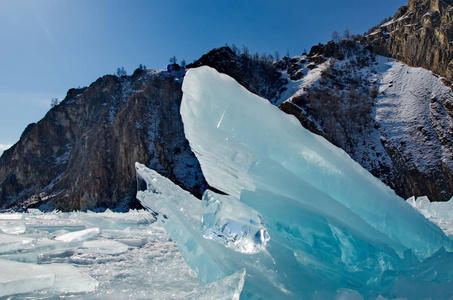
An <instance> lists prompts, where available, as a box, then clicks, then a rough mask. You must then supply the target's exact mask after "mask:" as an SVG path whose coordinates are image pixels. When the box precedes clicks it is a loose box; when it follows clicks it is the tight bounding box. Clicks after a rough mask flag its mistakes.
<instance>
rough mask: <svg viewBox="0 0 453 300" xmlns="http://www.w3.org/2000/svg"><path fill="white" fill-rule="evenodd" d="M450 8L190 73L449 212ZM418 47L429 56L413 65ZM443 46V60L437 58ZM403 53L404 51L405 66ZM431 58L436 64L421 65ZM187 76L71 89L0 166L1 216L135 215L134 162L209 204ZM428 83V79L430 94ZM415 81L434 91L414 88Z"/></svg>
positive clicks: (137, 77) (224, 56)
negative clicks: (231, 85)
mask: <svg viewBox="0 0 453 300" xmlns="http://www.w3.org/2000/svg"><path fill="white" fill-rule="evenodd" d="M451 2H452V1H447V2H446V1H440V2H439V1H429V0H427V1H415V0H410V1H409V2H408V4H407V5H406V6H403V7H402V8H400V9H399V10H398V12H397V13H396V14H395V16H394V17H393V18H392V19H391V20H385V22H383V23H382V24H381V25H379V26H376V27H375V28H373V29H371V30H370V31H369V32H368V33H367V34H365V35H364V36H363V37H360V36H354V38H353V39H352V40H341V41H337V42H333V41H331V42H328V43H327V44H326V45H322V44H318V45H315V46H313V47H312V49H311V51H310V53H308V54H304V55H300V56H295V57H292V58H290V57H283V58H282V59H281V60H279V61H276V62H272V61H271V60H269V59H267V58H265V59H263V58H260V57H259V56H258V55H250V54H248V53H242V54H241V53H238V52H235V51H233V50H231V48H229V47H221V48H218V49H213V50H211V51H209V52H208V53H206V54H205V55H203V56H202V57H201V58H200V59H199V60H197V61H195V62H194V63H192V64H189V65H188V66H187V67H188V68H193V67H198V66H202V65H208V66H211V67H213V68H215V69H217V70H218V71H220V72H222V73H225V74H227V75H230V76H231V77H233V78H234V79H236V80H237V81H238V82H239V83H240V84H242V85H243V86H244V87H245V88H247V89H248V90H250V91H251V92H253V93H255V94H257V95H259V96H262V97H264V98H266V99H268V100H269V101H270V102H271V103H273V104H274V105H277V106H279V108H280V109H282V110H283V111H285V112H286V113H289V114H292V115H294V116H296V118H297V119H298V120H299V121H300V123H301V124H302V125H303V126H305V127H306V128H308V129H309V130H311V131H312V132H315V133H317V134H320V135H322V136H324V137H325V138H326V139H327V140H329V141H330V142H332V143H334V144H335V145H337V146H339V147H341V148H343V149H344V150H345V151H346V152H347V153H348V154H349V155H350V156H351V157H353V158H354V159H355V160H356V161H358V162H359V163H360V164H361V165H362V166H364V167H365V168H366V169H368V171H370V172H371V173H372V174H373V175H375V176H376V177H378V178H380V179H381V180H382V181H384V182H385V183H386V184H387V185H389V186H390V187H392V188H393V189H394V190H395V191H396V192H397V194H399V195H400V196H402V197H404V198H407V197H410V196H413V195H415V196H421V195H428V196H429V198H430V199H431V200H436V201H444V200H448V199H449V198H450V197H451V196H452V195H453V171H452V170H453V167H452V162H451V159H450V157H451V153H452V151H453V141H452V138H451V136H452V133H453V121H452V117H453V100H452V99H453V96H452V95H451V89H448V88H445V89H444V88H443V87H450V86H451V83H450V80H451V76H449V73H448V72H449V70H450V69H451V67H449V66H450V65H451V61H450V62H448V64H446V65H447V67H446V68H444V69H442V67H440V65H441V64H443V63H445V61H446V60H447V59H448V58H449V57H450V56H449V55H450V52H451V48H450V46H449V45H447V46H445V45H446V44H445V43H443V42H442V41H443V40H444V39H445V38H446V37H449V34H450V27H448V24H446V25H445V22H446V21H445V20H449V18H450V12H451V11H453V9H452V4H453V3H451ZM423 9H425V10H426V9H428V12H425V11H423ZM436 9H437V10H436ZM414 10H417V12H416V13H415V12H413V13H412V11H414ZM431 10H432V11H433V13H431V15H426V14H427V13H429V12H430V11H431ZM436 11H437V14H436V13H435V12H436ZM436 16H438V17H436ZM426 18H428V19H429V20H430V21H429V22H428V21H423V20H425V19H426ZM436 18H438V19H439V22H437V21H436V20H437V19H436ZM428 19H426V20H428ZM398 20H399V21H398ZM411 20H412V21H414V20H417V21H418V22H419V24H420V26H422V25H423V26H425V27H426V29H424V30H423V32H425V33H423V34H420V35H419V37H415V38H407V36H406V37H405V35H408V33H411V32H412V31H411V30H413V28H412V27H414V28H415V27H416V28H418V27H417V26H418V25H417V26H409V27H407V26H404V25H407V24H406V23H404V22H408V21H411ZM420 20H422V21H423V22H424V23H420V22H421V21H420ZM434 21H436V22H437V23H436V22H434ZM433 22H434V23H433ZM430 24H431V25H430ZM433 24H434V25H433ZM436 24H437V25H438V26H437V27H438V29H436V28H437V27H436V26H435V25H436ZM383 25H385V26H383ZM428 25H429V26H434V28H431V27H429V26H428ZM425 27H424V28H425ZM428 33H429V34H428ZM430 34H432V35H433V36H430ZM427 41H435V43H434V44H433V45H434V46H433V49H434V50H433V51H434V52H433V54H432V55H426V53H428V52H429V50H430V48H429V47H428V46H429V43H428V42H427ZM414 43H420V45H422V46H423V47H421V50H420V51H421V52H417V55H415V56H413V57H412V56H411V53H412V52H410V49H409V48H410V47H411V45H412V46H413V45H414ZM427 43H428V44H427ZM395 45H399V46H398V47H397V46H395ZM439 47H440V48H439ZM442 47H444V48H445V55H444V56H440V55H438V54H436V53H441V52H442V51H441V52H439V51H440V50H439V49H443V48H442ZM406 48H407V49H406ZM397 49H400V50H401V49H403V50H404V49H406V50H404V51H400V52H401V53H402V54H401V53H400V54H399V55H397V53H394V52H395V51H397ZM398 51H399V50H398ZM398 53H399V52H398ZM423 53H424V54H423ZM381 54H385V55H386V56H387V57H389V58H385V57H384V56H380V55H381ZM423 55H424V56H425V57H431V58H432V59H430V60H426V61H422V59H421V58H422V57H423ZM396 56H398V57H399V60H401V61H402V62H405V63H408V64H409V65H411V66H422V67H423V66H424V67H425V68H427V69H431V70H432V71H433V72H439V73H441V74H440V75H441V76H442V77H441V76H438V75H436V74H435V73H430V72H429V71H426V70H425V71H423V70H419V69H417V68H411V67H409V66H407V67H406V66H405V65H403V64H401V63H399V62H398V61H396V60H394V59H391V57H394V58H395V57H396ZM440 58H442V59H440ZM423 64H425V65H423ZM436 70H437V71H436ZM404 72H407V73H404ZM411 74H412V75H411ZM414 74H415V75H417V74H418V75H417V76H415V75H414ZM183 76H184V70H183V69H182V70H180V71H164V70H151V69H142V68H139V69H137V70H136V71H135V72H134V74H132V75H131V76H113V75H106V76H103V77H101V78H99V79H98V80H96V81H95V82H94V83H92V84H91V85H90V86H89V87H87V88H82V89H70V90H69V91H68V93H67V96H66V98H65V100H63V101H62V103H61V104H60V105H58V106H56V107H54V108H52V109H51V110H50V111H49V112H48V113H47V114H46V116H45V117H44V118H43V119H42V120H41V121H39V122H37V123H33V124H30V125H29V126H27V128H26V129H25V130H24V132H23V133H22V136H21V138H20V140H19V141H18V142H17V143H16V144H14V145H13V146H12V147H11V148H10V149H8V150H6V151H5V152H4V153H3V155H2V156H0V208H3V209H12V210H22V209H26V208H27V207H40V208H42V209H49V210H50V209H54V208H57V209H60V210H64V211H67V210H87V209H102V208H107V207H109V208H114V209H118V210H125V209H128V208H130V207H134V206H136V205H137V203H136V201H135V191H136V186H135V185H136V184H135V174H134V170H133V165H134V163H135V161H139V162H142V163H145V164H146V165H147V166H148V167H150V168H153V169H155V170H157V171H158V172H159V173H161V174H162V175H164V176H167V177H169V178H170V179H171V180H173V181H174V182H175V183H177V184H179V185H181V186H182V187H183V188H185V189H187V190H189V191H190V192H191V193H193V194H195V195H200V194H201V193H202V192H203V190H204V189H205V188H206V187H207V183H206V182H205V180H204V178H203V175H202V173H201V169H200V167H199V164H198V161H197V160H196V159H195V157H194V155H193V153H192V152H191V150H190V147H189V145H188V143H187V140H186V139H185V136H184V130H183V125H182V121H181V117H180V115H179V104H180V101H181V81H182V79H183ZM420 78H426V79H429V80H428V82H431V83H432V84H431V87H428V86H425V85H423V84H424V83H423V81H421V82H419V81H417V80H419V79H420ZM409 82H417V85H420V86H425V90H421V89H419V90H416V89H411V88H410V85H411V84H410V83H409ZM403 84H404V87H403ZM442 86H443V87H442ZM408 87H409V88H408ZM403 90H407V91H409V92H407V93H402V92H401V91H403ZM411 93H418V96H414V97H412V95H411ZM398 99H400V100H401V99H402V100H404V101H405V103H407V105H406V104H405V105H403V104H400V103H399V102H398V101H399V100H398ZM397 100H398V101H397ZM404 101H403V102H404ZM417 101H418V102H417ZM417 103H418V104H417ZM413 106H414V107H419V108H420V109H419V110H415V111H413V114H414V116H415V115H417V117H416V118H412V117H411V116H410V113H409V111H411V110H410V109H412V108H411V107H413ZM387 108H388V109H387ZM422 108H423V109H422ZM396 112H399V113H396ZM414 112H415V113H414ZM401 116H405V119H404V118H403V119H404V122H405V124H402V123H403V122H400V123H401V124H397V125H398V126H394V124H393V123H392V122H393V121H392V120H394V119H395V118H396V119H401ZM395 124H396V123H395ZM403 125H404V126H403ZM406 125H407V126H406ZM395 128H396V129H398V130H400V131H401V133H399V134H396V133H394V132H393V131H392V130H394V129H395ZM405 132H407V133H408V134H407V135H405V134H404V133H405ZM427 154H430V155H427Z"/></svg>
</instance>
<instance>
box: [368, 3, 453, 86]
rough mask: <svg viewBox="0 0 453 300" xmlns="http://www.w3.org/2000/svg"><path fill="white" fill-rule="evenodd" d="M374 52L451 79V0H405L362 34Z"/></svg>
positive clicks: (452, 51)
mask: <svg viewBox="0 0 453 300" xmlns="http://www.w3.org/2000/svg"><path fill="white" fill-rule="evenodd" d="M364 39H365V40H366V41H367V42H368V43H369V45H370V46H371V47H372V49H373V51H374V52H375V53H378V54H381V55H384V56H389V57H393V58H395V59H398V60H401V61H403V62H405V63H406V64H408V65H411V66H416V67H423V68H425V69H428V70H431V71H433V72H434V73H436V74H439V75H441V76H443V77H446V78H447V79H448V80H450V81H451V80H453V1H451V0H409V2H408V3H407V5H405V6H403V7H401V8H400V9H399V10H398V12H397V13H396V14H395V15H394V16H393V18H390V19H387V20H384V21H383V22H382V23H381V24H380V25H379V26H376V27H374V28H372V29H370V31H369V32H368V33H367V34H365V36H364Z"/></svg>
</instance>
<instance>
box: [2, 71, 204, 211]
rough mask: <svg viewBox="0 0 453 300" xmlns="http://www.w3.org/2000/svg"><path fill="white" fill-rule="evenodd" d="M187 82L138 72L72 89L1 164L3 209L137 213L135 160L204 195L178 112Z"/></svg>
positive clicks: (162, 74)
mask: <svg viewBox="0 0 453 300" xmlns="http://www.w3.org/2000/svg"><path fill="white" fill-rule="evenodd" d="M181 81H182V79H181V78H175V77H174V76H172V75H171V74H167V73H166V72H153V71H150V70H146V71H145V70H137V71H136V72H135V73H134V75H133V76H122V77H117V76H110V75H107V76H104V77H102V78H100V79H98V80H97V81H96V82H94V83H93V84H92V85H91V86H90V87H88V88H84V89H73V90H70V91H69V92H68V95H67V96H66V98H65V100H64V101H62V103H61V104H60V105H58V106H56V107H54V108H52V109H51V110H50V111H49V112H48V113H47V115H46V116H45V117H44V118H43V119H42V120H41V121H40V122H38V123H37V124H31V125H29V126H28V127H27V129H26V130H25V131H24V133H23V134H22V137H21V139H20V141H19V142H18V143H16V144H15V145H14V146H13V147H12V148H11V149H9V150H7V151H5V152H4V154H3V155H2V157H1V158H0V205H1V207H3V208H8V207H10V208H14V209H20V208H21V207H28V206H41V207H47V208H49V209H52V208H57V209H60V210H64V211H68V210H86V209H96V208H103V207H104V208H105V207H110V208H117V209H121V208H129V207H131V206H132V207H133V206H134V203H135V193H136V190H135V189H136V187H135V186H136V184H135V180H136V179H135V169H134V163H135V162H136V161H138V162H143V163H145V164H146V165H148V166H150V167H151V168H153V169H155V170H157V171H158V172H160V173H161V174H163V175H164V176H167V177H168V178H171V179H172V180H173V181H174V182H176V183H177V184H179V185H181V186H182V187H183V188H185V189H187V190H189V191H191V192H193V193H195V194H198V195H199V194H200V193H202V192H203V190H204V189H205V188H206V183H205V181H204V178H203V175H202V173H201V169H200V167H199V164H198V161H197V160H196V158H195V157H194V155H193V154H192V152H191V150H190V147H189V144H188V142H187V140H186V139H185V137H184V131H183V125H182V120H181V117H180V114H179V105H180V101H181Z"/></svg>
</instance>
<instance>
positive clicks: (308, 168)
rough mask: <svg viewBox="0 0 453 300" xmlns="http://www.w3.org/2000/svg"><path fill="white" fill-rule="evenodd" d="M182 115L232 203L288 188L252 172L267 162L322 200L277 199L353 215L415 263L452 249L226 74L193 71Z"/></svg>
mask: <svg viewBox="0 0 453 300" xmlns="http://www.w3.org/2000/svg"><path fill="white" fill-rule="evenodd" d="M181 115H182V119H183V122H184V131H185V135H186V137H187V139H188V140H189V143H190V146H191V148H192V151H193V152H194V153H195V155H196V156H197V158H198V160H199V161H200V164H201V168H202V171H203V174H204V175H205V177H206V180H207V181H208V183H209V184H210V185H211V186H213V187H215V188H217V189H219V190H221V191H223V192H225V193H227V194H229V195H231V196H235V197H237V198H239V196H240V193H241V191H242V190H243V189H246V190H254V189H256V188H257V187H259V188H265V189H267V190H269V188H266V186H265V185H268V184H271V185H272V182H274V181H277V180H279V181H285V178H282V177H278V175H277V174H275V173H274V172H272V171H271V172H266V173H256V172H255V173H253V170H252V171H251V169H253V168H254V166H256V165H257V164H260V163H261V164H262V163H267V162H272V164H273V165H275V166H279V168H281V169H282V170H283V171H284V172H283V171H282V172H280V174H285V173H286V174H291V175H292V176H291V177H295V178H296V179H297V180H296V179H294V178H288V180H289V181H298V182H301V183H303V186H305V187H307V188H308V189H309V190H310V193H311V194H312V195H315V194H318V195H323V196H321V197H319V198H318V197H314V198H310V199H307V198H305V197H304V188H300V189H299V192H298V193H297V194H296V193H293V194H291V195H289V194H288V191H286V190H281V189H279V188H278V187H272V192H274V193H276V194H281V195H285V196H289V197H293V198H294V199H296V200H298V201H301V202H303V203H305V204H308V205H311V206H313V207H322V209H324V210H325V211H326V213H327V214H329V215H330V216H332V217H336V218H338V219H340V220H342V221H344V222H348V221H349V220H348V219H347V216H350V215H352V214H351V213H346V212H347V211H350V212H352V213H353V214H354V215H356V217H354V219H355V220H356V221H354V222H356V223H357V224H358V223H359V222H360V221H359V220H358V219H362V220H363V222H366V223H368V224H369V225H370V226H372V227H373V228H375V229H376V230H377V231H379V232H381V233H382V234H383V235H381V237H385V238H383V239H381V237H378V236H376V238H377V239H379V240H381V241H382V242H385V243H390V244H392V246H394V247H396V248H397V247H398V245H401V244H402V245H403V246H404V247H403V250H404V248H410V249H412V250H413V251H414V253H415V254H416V255H417V256H418V257H420V258H426V257H428V256H430V255H432V254H433V253H435V252H436V251H437V250H439V249H440V248H441V247H444V248H446V249H449V250H451V249H453V246H452V244H453V243H452V241H451V240H450V239H448V238H447V237H446V236H445V235H444V234H443V232H442V231H441V230H440V229H439V228H438V227H437V226H435V225H433V224H432V223H430V222H429V221H427V220H426V219H425V218H424V217H423V216H421V215H420V214H419V213H417V212H415V211H414V210H413V209H412V208H411V207H410V206H409V205H408V204H407V203H405V201H404V200H403V199H401V198H400V197H398V196H396V194H395V193H394V192H393V191H392V190H391V189H390V188H388V187H387V186H385V185H384V184H383V183H382V182H380V181H379V180H378V179H377V178H375V177H373V176H372V175H371V174H369V173H368V172H367V171H366V170H365V169H363V168H362V167H361V166H360V165H359V164H358V163H356V162H354V161H353V160H352V159H351V158H350V157H349V156H348V155H347V154H346V153H345V152H344V151H343V150H341V149H339V148H337V147H335V146H333V145H332V144H330V143H329V142H328V141H326V140H325V139H324V138H322V137H320V136H317V135H315V134H313V133H311V132H309V131H308V130H306V129H304V128H303V127H302V126H301V125H300V123H299V122H298V121H297V120H296V118H294V117H293V116H289V115H287V114H285V113H283V112H281V111H280V110H279V109H278V108H276V107H275V106H273V105H272V104H270V103H269V102H268V101H267V100H265V99H263V98H261V97H258V96H257V95H255V94H252V93H250V92H248V91H247V90H246V89H245V88H243V87H242V86H240V85H239V84H238V83H237V82H236V81H235V80H234V79H232V78H231V77H229V76H227V75H224V74H220V73H218V72H217V71H216V70H214V69H212V68H210V67H206V66H205V67H200V68H196V69H190V70H189V71H188V72H187V74H186V76H185V78H184V82H183V100H182V103H181ZM266 168H267V169H269V168H268V167H267V166H264V167H263V169H266ZM297 188H298V187H293V188H292V190H293V191H294V190H295V189H297ZM337 208H339V209H340V210H341V211H343V212H345V213H344V214H343V213H341V212H340V213H339V212H338V211H337ZM345 208H347V209H345ZM357 217H358V218H357ZM358 230H361V228H360V227H359V228H358ZM362 233H364V234H365V233H366V232H362ZM389 239H390V240H392V241H391V242H389ZM398 251H399V253H400V254H402V251H400V249H398Z"/></svg>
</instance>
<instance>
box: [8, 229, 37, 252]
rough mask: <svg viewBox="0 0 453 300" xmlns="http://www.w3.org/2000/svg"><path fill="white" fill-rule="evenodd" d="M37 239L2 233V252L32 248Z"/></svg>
mask: <svg viewBox="0 0 453 300" xmlns="http://www.w3.org/2000/svg"><path fill="white" fill-rule="evenodd" d="M35 241H36V240H35V239H33V238H29V237H24V236H15V235H9V234H2V233H0V253H4V252H10V251H16V250H21V249H26V248H30V247H32V246H33V245H34V243H35Z"/></svg>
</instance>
